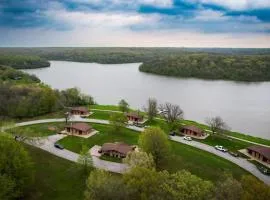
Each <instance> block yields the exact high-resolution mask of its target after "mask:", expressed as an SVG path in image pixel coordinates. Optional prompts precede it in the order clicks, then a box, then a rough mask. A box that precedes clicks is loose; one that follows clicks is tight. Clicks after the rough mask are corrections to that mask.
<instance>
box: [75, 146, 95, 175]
mask: <svg viewBox="0 0 270 200" xmlns="http://www.w3.org/2000/svg"><path fill="white" fill-rule="evenodd" d="M78 164H79V166H80V167H82V169H83V171H84V173H85V174H88V173H89V171H90V170H91V167H92V166H93V160H92V156H91V155H90V153H89V149H88V148H87V146H86V145H83V146H82V150H81V152H80V156H79V158H78Z"/></svg>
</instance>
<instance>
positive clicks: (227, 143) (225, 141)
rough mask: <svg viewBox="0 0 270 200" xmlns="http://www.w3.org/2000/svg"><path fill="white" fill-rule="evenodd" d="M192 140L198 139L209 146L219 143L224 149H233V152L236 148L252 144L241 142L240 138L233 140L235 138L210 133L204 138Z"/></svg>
mask: <svg viewBox="0 0 270 200" xmlns="http://www.w3.org/2000/svg"><path fill="white" fill-rule="evenodd" d="M194 140H196V141H199V142H201V143H205V144H208V145H210V146H216V145H221V146H223V147H225V148H226V149H228V150H230V151H234V152H236V151H237V150H240V149H244V148H246V147H249V146H252V144H250V143H247V142H243V141H240V140H235V139H232V138H228V137H226V136H222V135H210V136H208V137H207V138H206V139H204V140H198V139H194Z"/></svg>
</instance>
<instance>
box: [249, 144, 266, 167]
mask: <svg viewBox="0 0 270 200" xmlns="http://www.w3.org/2000/svg"><path fill="white" fill-rule="evenodd" d="M247 152H248V154H249V155H250V156H251V157H253V158H255V159H257V160H259V161H261V162H263V163H266V164H268V165H269V164H270V148H269V147H263V146H258V145H256V146H251V147H248V148H247Z"/></svg>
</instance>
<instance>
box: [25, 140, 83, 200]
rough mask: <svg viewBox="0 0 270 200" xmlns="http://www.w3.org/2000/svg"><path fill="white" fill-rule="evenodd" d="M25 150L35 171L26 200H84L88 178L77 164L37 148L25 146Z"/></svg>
mask: <svg viewBox="0 0 270 200" xmlns="http://www.w3.org/2000/svg"><path fill="white" fill-rule="evenodd" d="M25 148H26V149H27V150H28V151H29V154H30V156H31V157H32V160H33V164H34V169H35V180H34V183H33V186H32V187H31V188H32V189H31V191H29V192H28V196H26V198H25V199H29V200H48V199H53V200H74V199H78V200H81V199H83V192H84V190H85V181H86V179H87V177H86V176H85V175H84V174H83V173H82V171H81V170H80V169H78V167H77V165H76V164H75V163H73V162H70V161H68V160H65V159H62V158H59V157H57V156H54V155H52V154H50V153H48V152H46V151H43V150H41V149H38V148H36V147H32V146H29V145H25Z"/></svg>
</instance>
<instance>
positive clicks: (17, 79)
mask: <svg viewBox="0 0 270 200" xmlns="http://www.w3.org/2000/svg"><path fill="white" fill-rule="evenodd" d="M0 82H1V83H4V84H7V83H25V84H27V83H29V84H30V83H40V80H39V78H38V77H36V76H35V75H30V74H27V73H24V72H22V71H18V70H15V69H13V68H11V67H6V66H1V65H0Z"/></svg>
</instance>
